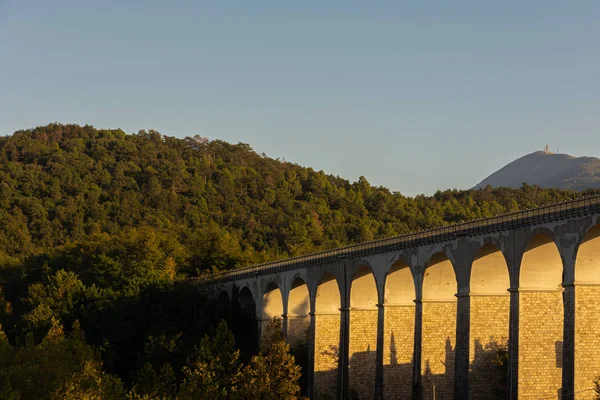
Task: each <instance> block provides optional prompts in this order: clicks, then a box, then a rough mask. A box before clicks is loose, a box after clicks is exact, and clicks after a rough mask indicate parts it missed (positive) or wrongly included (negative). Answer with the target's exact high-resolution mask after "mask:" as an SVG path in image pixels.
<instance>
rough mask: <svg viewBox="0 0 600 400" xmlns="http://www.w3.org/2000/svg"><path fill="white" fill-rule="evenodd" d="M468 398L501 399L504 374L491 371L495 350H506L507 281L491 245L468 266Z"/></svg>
mask: <svg viewBox="0 0 600 400" xmlns="http://www.w3.org/2000/svg"><path fill="white" fill-rule="evenodd" d="M470 272H471V276H470V282H469V286H470V293H469V302H470V321H469V330H470V335H469V336H470V345H469V362H470V368H469V397H470V398H472V399H484V398H485V399H489V400H494V399H498V400H501V399H505V398H506V394H507V392H506V390H507V379H508V376H507V375H506V373H505V371H504V372H503V370H502V369H501V368H493V359H494V357H495V356H496V355H497V353H498V350H499V349H508V332H509V316H510V294H509V292H508V289H509V288H510V277H509V273H508V264H507V262H506V258H505V256H504V254H503V253H502V252H501V251H500V249H498V247H496V245H495V244H493V243H486V244H484V245H483V246H481V247H480V248H479V250H478V251H477V253H476V254H475V257H474V260H473V263H472V265H471V271H470Z"/></svg>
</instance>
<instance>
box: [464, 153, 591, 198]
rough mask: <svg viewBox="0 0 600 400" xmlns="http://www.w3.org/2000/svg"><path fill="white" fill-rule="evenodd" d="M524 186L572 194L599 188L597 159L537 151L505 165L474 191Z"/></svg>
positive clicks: (479, 184) (476, 186)
mask: <svg viewBox="0 0 600 400" xmlns="http://www.w3.org/2000/svg"><path fill="white" fill-rule="evenodd" d="M524 183H526V184H528V185H537V186H540V187H542V188H549V189H550V188H551V189H568V190H575V191H581V190H585V189H594V188H600V158H596V157H590V156H583V157H575V156H571V155H569V154H555V153H549V152H545V151H536V152H533V153H530V154H526V155H525V156H523V157H521V158H518V159H516V160H514V161H512V162H510V163H508V164H507V165H505V166H504V167H502V168H500V169H499V170H497V171H496V172H494V173H492V174H490V175H489V176H488V177H486V178H485V179H483V180H482V181H481V182H479V183H478V184H477V185H475V186H474V187H473V189H482V188H485V187H486V186H488V185H489V186H491V187H510V188H519V187H521V185H523V184H524Z"/></svg>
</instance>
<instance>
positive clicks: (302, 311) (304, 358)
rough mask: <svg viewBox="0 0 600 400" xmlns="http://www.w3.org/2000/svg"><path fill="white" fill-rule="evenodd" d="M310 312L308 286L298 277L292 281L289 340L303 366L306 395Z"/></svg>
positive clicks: (288, 317) (302, 380) (288, 325)
mask: <svg viewBox="0 0 600 400" xmlns="http://www.w3.org/2000/svg"><path fill="white" fill-rule="evenodd" d="M309 313H310V298H309V294H308V286H307V285H306V283H305V282H304V280H303V279H302V278H296V279H294V281H293V282H292V286H291V289H290V293H289V296H288V312H287V321H288V323H287V340H288V343H289V344H290V351H291V353H292V354H293V355H294V358H295V359H296V363H297V364H298V365H300V367H301V368H302V376H301V377H300V382H299V383H300V387H301V388H302V391H303V394H305V395H306V394H308V393H306V389H307V387H306V386H307V380H306V377H307V374H308V340H309V328H310V316H309Z"/></svg>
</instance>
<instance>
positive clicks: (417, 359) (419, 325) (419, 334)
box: [412, 299, 423, 400]
mask: <svg viewBox="0 0 600 400" xmlns="http://www.w3.org/2000/svg"><path fill="white" fill-rule="evenodd" d="M414 345H415V349H414V352H413V354H414V358H413V388H412V393H413V398H414V399H416V400H420V399H422V398H423V383H422V381H421V362H422V361H421V360H422V358H423V357H422V355H421V349H422V347H423V302H422V301H421V300H420V299H417V300H415V344H414Z"/></svg>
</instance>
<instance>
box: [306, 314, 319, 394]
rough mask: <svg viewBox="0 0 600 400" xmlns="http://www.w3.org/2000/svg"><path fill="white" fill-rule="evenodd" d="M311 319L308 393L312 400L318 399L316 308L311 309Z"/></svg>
mask: <svg viewBox="0 0 600 400" xmlns="http://www.w3.org/2000/svg"><path fill="white" fill-rule="evenodd" d="M308 316H309V318H310V326H309V331H308V379H307V392H308V397H309V398H311V399H314V398H316V391H315V347H316V346H315V339H316V337H315V334H316V325H317V324H316V318H315V312H314V307H311V312H310V313H309V314H308Z"/></svg>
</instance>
